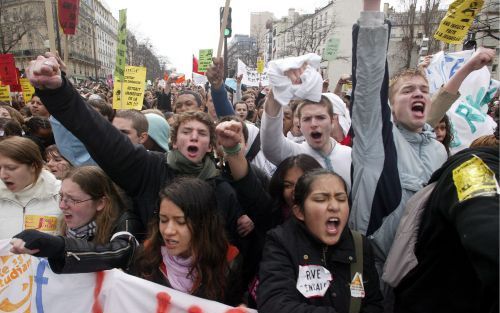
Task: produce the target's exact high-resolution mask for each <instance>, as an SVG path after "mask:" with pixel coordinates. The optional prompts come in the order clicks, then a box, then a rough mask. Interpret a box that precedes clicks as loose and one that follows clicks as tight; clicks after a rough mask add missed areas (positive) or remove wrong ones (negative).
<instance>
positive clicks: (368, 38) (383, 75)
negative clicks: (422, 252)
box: [349, 0, 402, 235]
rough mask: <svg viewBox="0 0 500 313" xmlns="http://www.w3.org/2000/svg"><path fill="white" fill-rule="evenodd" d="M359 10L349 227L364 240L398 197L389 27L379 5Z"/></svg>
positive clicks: (366, 3) (368, 4) (355, 32)
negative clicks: (391, 106)
mask: <svg viewBox="0 0 500 313" xmlns="http://www.w3.org/2000/svg"><path fill="white" fill-rule="evenodd" d="M364 8H365V11H364V12H361V17H360V19H359V23H358V24H357V25H355V27H354V29H353V47H354V50H353V73H352V75H353V91H352V95H353V96H352V99H351V100H352V115H351V116H352V128H353V130H354V139H353V147H352V166H353V175H352V194H351V196H352V199H353V203H352V208H351V216H350V219H349V225H350V226H351V227H352V228H353V229H355V230H358V231H360V232H362V233H363V234H366V235H370V234H372V233H373V232H374V231H375V230H377V229H378V228H379V227H380V226H381V225H382V219H383V217H384V216H385V215H384V214H380V213H381V212H385V213H390V212H392V211H394V210H395V209H396V208H397V207H398V205H399V203H400V202H401V196H402V191H401V184H400V181H399V174H398V167H397V152H396V146H395V143H394V136H393V127H394V125H393V124H392V122H391V109H390V107H389V104H388V94H389V73H388V66H387V61H386V58H387V44H388V37H389V25H387V24H385V23H384V14H383V13H382V12H379V8H380V1H369V0H365V1H364ZM370 9H374V10H373V11H370ZM374 212H375V213H374Z"/></svg>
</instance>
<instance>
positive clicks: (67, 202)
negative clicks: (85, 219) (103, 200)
mask: <svg viewBox="0 0 500 313" xmlns="http://www.w3.org/2000/svg"><path fill="white" fill-rule="evenodd" d="M56 200H57V202H59V204H60V203H61V202H63V203H64V204H65V205H69V206H75V205H77V204H78V203H82V202H87V201H90V200H94V199H93V198H90V199H87V200H75V199H71V198H66V197H65V196H63V195H61V194H57V195H56Z"/></svg>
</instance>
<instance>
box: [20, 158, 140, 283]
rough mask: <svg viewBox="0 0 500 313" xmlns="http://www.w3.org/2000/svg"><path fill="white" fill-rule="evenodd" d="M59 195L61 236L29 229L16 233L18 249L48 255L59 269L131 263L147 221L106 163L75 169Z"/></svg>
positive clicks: (85, 269)
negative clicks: (133, 209)
mask: <svg viewBox="0 0 500 313" xmlns="http://www.w3.org/2000/svg"><path fill="white" fill-rule="evenodd" d="M55 198H56V199H57V200H58V203H59V208H60V211H61V212H62V221H61V226H60V236H52V235H47V234H44V233H41V232H38V231H36V230H25V231H23V232H21V233H19V234H17V235H16V236H14V239H13V240H12V244H13V248H12V252H14V253H28V254H33V255H35V256H40V257H48V260H49V263H50V267H51V269H52V270H53V271H54V272H55V273H82V272H94V271H100V270H104V269H109V268H114V267H117V268H126V267H127V266H128V264H129V260H130V259H131V257H132V255H133V253H134V250H135V247H136V246H137V241H136V240H135V237H134V235H137V234H140V232H141V230H142V224H141V222H140V221H139V219H138V218H137V217H136V216H135V215H134V214H133V213H132V212H130V211H128V210H126V206H125V204H124V202H123V200H122V197H121V195H120V192H119V190H118V189H117V187H116V186H115V185H114V184H113V182H112V181H111V179H110V178H109V177H108V176H107V175H106V174H105V173H104V172H103V171H102V170H101V169H100V168H98V167H96V166H83V167H78V168H74V169H72V170H71V171H70V172H69V173H68V175H67V176H66V178H64V180H63V181H62V184H61V189H60V191H59V193H58V194H57V195H56V197H55ZM104 260H105V261H104Z"/></svg>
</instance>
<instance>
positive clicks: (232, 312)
mask: <svg viewBox="0 0 500 313" xmlns="http://www.w3.org/2000/svg"><path fill="white" fill-rule="evenodd" d="M226 313H247V310H245V309H244V308H232V309H229V310H227V311H226Z"/></svg>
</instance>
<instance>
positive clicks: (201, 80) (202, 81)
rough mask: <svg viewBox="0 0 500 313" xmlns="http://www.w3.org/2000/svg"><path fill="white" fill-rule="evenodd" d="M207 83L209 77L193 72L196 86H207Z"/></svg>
mask: <svg viewBox="0 0 500 313" xmlns="http://www.w3.org/2000/svg"><path fill="white" fill-rule="evenodd" d="M207 81H208V80H207V77H206V76H205V75H200V74H198V73H195V72H193V83H194V84H195V85H196V86H200V85H205V83H206V82H207Z"/></svg>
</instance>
